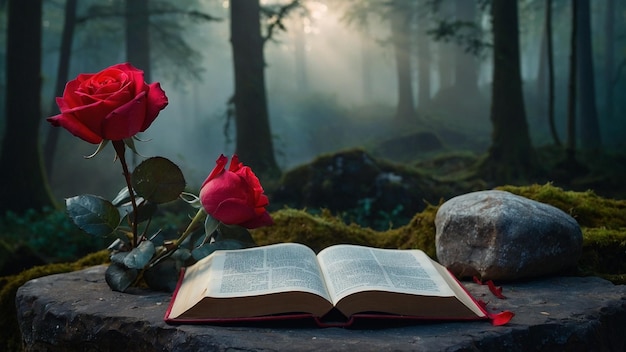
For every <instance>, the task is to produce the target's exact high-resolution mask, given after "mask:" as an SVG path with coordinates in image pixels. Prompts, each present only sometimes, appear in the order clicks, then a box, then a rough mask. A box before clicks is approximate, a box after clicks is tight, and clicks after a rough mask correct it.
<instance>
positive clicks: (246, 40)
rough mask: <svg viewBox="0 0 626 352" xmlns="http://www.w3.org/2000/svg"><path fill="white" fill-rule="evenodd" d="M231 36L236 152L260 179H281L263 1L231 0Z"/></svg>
mask: <svg viewBox="0 0 626 352" xmlns="http://www.w3.org/2000/svg"><path fill="white" fill-rule="evenodd" d="M230 16H231V17H230V31H231V32H230V33H231V39H230V40H231V45H232V49H233V63H234V71H235V94H234V97H233V102H234V105H235V123H236V134H237V136H236V138H237V141H236V147H235V150H236V153H237V154H238V155H239V158H240V160H241V161H242V162H244V163H246V164H247V165H250V166H251V167H252V168H253V170H254V171H255V173H257V174H258V175H259V176H260V177H263V176H265V177H277V176H279V175H280V169H279V168H278V165H277V164H276V160H275V158H274V147H273V143H272V135H271V132H270V124H269V114H268V109H267V96H266V92H265V72H264V70H265V59H264V57H263V44H264V42H263V38H262V37H261V27H260V26H261V24H260V5H259V0H231V2H230Z"/></svg>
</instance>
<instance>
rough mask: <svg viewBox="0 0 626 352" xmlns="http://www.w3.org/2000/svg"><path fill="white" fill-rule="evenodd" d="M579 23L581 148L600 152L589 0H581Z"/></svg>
mask: <svg viewBox="0 0 626 352" xmlns="http://www.w3.org/2000/svg"><path fill="white" fill-rule="evenodd" d="M577 22H578V30H579V31H580V32H579V35H578V40H579V45H578V57H579V60H580V65H579V66H578V74H579V77H578V79H579V82H578V83H579V85H578V87H579V88H578V89H579V90H580V92H579V93H580V95H579V99H578V103H579V104H580V105H579V108H580V115H579V117H580V129H579V131H580V146H581V147H582V148H584V149H591V150H598V149H600V148H601V147H602V138H601V137H600V127H599V124H598V110H597V107H596V89H595V87H596V85H595V78H594V67H593V55H592V50H593V49H592V45H591V10H590V8H589V0H579V3H578V11H577Z"/></svg>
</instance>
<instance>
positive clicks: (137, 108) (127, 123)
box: [102, 93, 146, 141]
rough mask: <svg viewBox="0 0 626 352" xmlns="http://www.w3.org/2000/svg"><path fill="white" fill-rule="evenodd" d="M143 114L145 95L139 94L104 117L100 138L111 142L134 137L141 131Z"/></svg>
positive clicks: (144, 111) (144, 110)
mask: <svg viewBox="0 0 626 352" xmlns="http://www.w3.org/2000/svg"><path fill="white" fill-rule="evenodd" d="M145 113H146V94H145V93H141V94H139V95H137V96H136V97H135V98H134V99H133V100H132V101H130V102H128V103H126V104H124V105H122V106H120V107H119V108H117V109H115V110H113V111H112V112H111V113H110V114H109V115H107V117H105V119H104V121H102V136H103V137H104V138H105V139H108V140H112V141H117V140H122V139H126V138H130V137H132V136H134V135H135V134H137V132H139V130H140V129H141V124H142V122H143V117H144V116H145Z"/></svg>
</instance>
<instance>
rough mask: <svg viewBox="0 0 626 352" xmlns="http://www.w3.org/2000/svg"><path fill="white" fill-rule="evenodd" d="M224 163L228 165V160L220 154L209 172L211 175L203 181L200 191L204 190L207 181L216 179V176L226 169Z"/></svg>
mask: <svg viewBox="0 0 626 352" xmlns="http://www.w3.org/2000/svg"><path fill="white" fill-rule="evenodd" d="M226 163H228V158H227V157H225V156H224V154H221V155H220V156H219V158H217V160H215V164H216V165H215V167H214V168H213V171H211V173H210V174H209V176H208V177H207V178H206V180H204V182H202V186H200V189H202V188H204V185H206V184H207V183H208V182H209V181H211V180H213V179H214V178H215V177H217V175H218V174H219V173H220V172H222V171H224V167H226Z"/></svg>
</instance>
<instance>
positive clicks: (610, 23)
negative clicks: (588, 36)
mask: <svg viewBox="0 0 626 352" xmlns="http://www.w3.org/2000/svg"><path fill="white" fill-rule="evenodd" d="M604 46H605V49H604V50H605V53H604V87H605V91H604V109H605V115H606V119H605V120H606V121H610V120H611V119H612V118H613V66H614V65H615V63H614V62H613V61H614V56H615V0H607V1H606V19H605V22H604Z"/></svg>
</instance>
